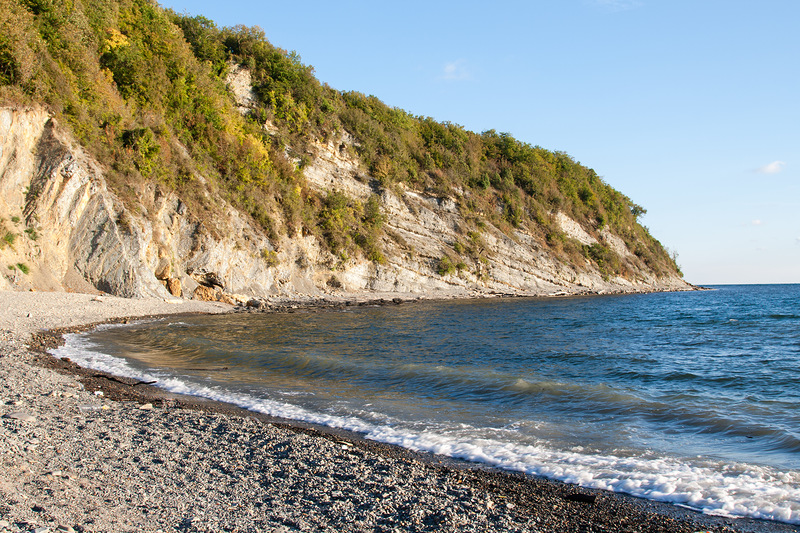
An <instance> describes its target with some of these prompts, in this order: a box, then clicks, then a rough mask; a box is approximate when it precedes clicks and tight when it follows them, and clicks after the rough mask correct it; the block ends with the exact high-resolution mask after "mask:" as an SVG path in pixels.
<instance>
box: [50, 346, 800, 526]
mask: <svg viewBox="0 0 800 533" xmlns="http://www.w3.org/2000/svg"><path fill="white" fill-rule="evenodd" d="M52 354H53V355H54V356H56V357H69V358H70V359H71V360H73V361H74V362H76V363H78V364H80V365H82V366H85V367H88V368H92V369H95V370H100V371H106V372H110V373H112V374H115V375H119V376H125V377H131V378H136V379H140V380H143V381H153V380H158V386H159V387H161V388H164V389H166V390H168V391H170V392H174V393H180V394H189V395H195V396H199V397H203V398H207V399H211V400H217V401H221V402H226V403H231V404H234V405H237V406H240V407H243V408H245V409H249V410H252V411H255V412H260V413H264V414H268V415H271V416H276V417H281V418H287V419H293V420H299V421H304V422H309V423H314V424H320V425H324V426H329V427H335V428H341V429H346V430H350V431H354V432H358V433H361V434H363V435H364V436H365V437H366V438H369V439H372V440H375V441H379V442H384V443H387V444H394V445H398V446H402V447H405V448H409V449H412V450H416V451H421V452H430V453H435V454H442V455H446V456H450V457H453V458H458V459H464V460H468V461H473V462H478V463H484V464H488V465H491V466H494V467H497V468H501V469H506V470H513V471H520V472H525V473H527V474H531V475H537V476H542V477H546V478H549V479H554V480H559V481H563V482H567V483H574V484H578V485H581V486H584V487H589V488H597V489H604V490H609V491H614V492H622V493H627V494H631V495H634V496H639V497H643V498H648V499H653V500H658V501H663V502H670V503H674V504H679V505H682V506H685V507H689V508H692V509H695V510H698V511H702V512H705V513H708V514H715V515H723V516H729V517H751V518H761V519H768V520H776V521H781V522H789V523H795V524H800V473H798V472H780V471H778V470H777V469H775V468H772V467H768V466H760V465H752V464H745V463H725V462H721V461H714V460H708V459H703V458H700V457H697V458H678V457H670V456H657V455H655V454H652V453H639V454H629V455H625V454H620V455H613V454H593V453H590V452H586V451H583V450H581V449H580V448H572V449H571V450H559V449H554V448H553V447H550V446H548V445H547V444H546V443H541V444H523V443H518V442H511V441H502V440H499V439H498V438H487V437H485V436H482V434H481V435H477V434H476V432H475V431H474V428H469V427H466V428H465V427H464V426H461V427H453V428H452V429H451V430H449V431H440V429H441V428H437V430H436V431H434V430H424V429H422V430H420V429H419V428H410V427H404V424H403V423H402V422H397V423H394V424H380V423H375V422H370V421H367V420H364V419H362V418H360V417H358V416H355V415H353V416H341V415H333V414H326V413H320V412H316V411H314V410H311V409H308V408H305V407H302V406H298V405H293V404H291V403H287V402H285V401H276V400H273V399H267V398H258V397H256V396H253V395H251V394H246V393H241V392H235V391H231V390H227V389H225V388H223V387H220V386H210V385H206V384H195V383H191V382H190V381H189V380H188V379H186V378H184V377H181V376H177V375H173V374H170V373H168V372H166V371H161V370H140V369H137V368H135V367H134V366H132V365H131V364H130V363H129V362H128V361H126V360H124V359H121V358H117V357H113V356H110V355H108V354H105V353H102V352H100V351H99V350H98V347H97V345H95V344H93V343H92V342H90V341H89V340H88V338H87V336H86V335H85V334H70V335H66V336H65V343H64V345H63V346H61V347H59V348H56V349H54V350H53V351H52ZM370 418H372V419H373V420H376V419H378V418H380V417H378V416H372V417H370Z"/></svg>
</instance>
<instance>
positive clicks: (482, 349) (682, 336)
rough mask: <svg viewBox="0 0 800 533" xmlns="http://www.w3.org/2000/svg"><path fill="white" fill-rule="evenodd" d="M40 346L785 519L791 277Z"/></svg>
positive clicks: (256, 400)
mask: <svg viewBox="0 0 800 533" xmlns="http://www.w3.org/2000/svg"><path fill="white" fill-rule="evenodd" d="M55 355H57V356H59V357H63V356H67V357H70V358H72V359H73V360H74V361H76V362H78V363H79V364H83V365H85V366H89V367H93V368H97V369H102V370H108V371H111V372H114V373H116V374H118V375H126V376H131V377H136V378H140V379H144V380H158V383H159V385H160V386H163V387H165V388H167V389H169V390H172V391H175V392H182V393H188V394H196V395H200V396H205V397H208V398H213V399H218V400H222V401H227V402H231V403H235V404H238V405H241V406H243V407H246V408H249V409H253V410H256V411H260V412H265V413H269V414H272V415H275V416H281V417H286V418H292V419H298V420H304V421H308V422H313V423H319V424H325V425H329V426H333V427H340V428H345V429H349V430H353V431H358V432H361V433H363V434H364V435H366V436H367V438H371V439H375V440H379V441H382V442H387V443H393V444H398V445H400V446H405V447H408V448H412V449H415V450H422V451H430V452H434V453H440V454H446V455H450V456H453V457H458V458H464V459H468V460H471V461H476V462H481V463H487V464H490V465H494V466H497V467H500V468H505V469H509V470H517V471H523V472H527V473H530V474H535V475H541V476H545V477H549V478H553V479H559V480H563V481H567V482H572V483H578V484H581V485H583V486H587V487H595V488H603V489H608V490H613V491H619V492H626V493H629V494H633V495H637V496H642V497H645V498H651V499H656V500H661V501H669V502H673V503H676V504H681V505H685V506H688V507H691V508H694V509H698V510H702V511H704V512H708V513H716V514H721V515H728V516H749V517H755V518H766V519H771V520H778V521H783V522H791V523H800V374H798V369H800V285H760V286H753V285H745V286H719V287H714V290H711V291H695V292H677V293H657V294H643V295H621V296H592V297H571V298H558V299H552V298H550V299H544V298H529V299H492V300H466V301H427V302H417V303H413V304H406V305H401V306H389V307H371V308H363V307H358V308H347V309H346V310H340V311H330V312H297V313H291V314H256V315H247V314H239V315H226V316H197V317H191V318H186V317H183V318H180V319H169V318H168V319H161V320H156V321H147V322H142V323H139V324H136V325H133V326H125V327H104V328H101V329H99V330H97V331H95V332H92V333H90V334H82V335H72V336H69V337H68V339H67V343H66V344H65V345H64V346H63V347H61V348H59V349H58V350H57V352H56V353H55Z"/></svg>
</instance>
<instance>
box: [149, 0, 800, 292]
mask: <svg viewBox="0 0 800 533" xmlns="http://www.w3.org/2000/svg"><path fill="white" fill-rule="evenodd" d="M161 5H162V6H163V7H169V8H172V9H174V10H175V11H177V12H179V13H188V14H192V15H203V16H205V17H207V18H209V19H211V20H213V21H214V22H216V23H217V25H218V26H234V25H238V24H243V25H246V26H259V27H261V28H262V29H263V30H264V31H265V33H266V35H267V38H268V39H269V40H270V42H272V44H273V45H275V46H278V47H280V48H283V49H286V50H289V51H295V52H297V53H298V54H299V55H300V57H301V58H302V62H303V63H304V64H307V65H311V66H313V67H314V69H315V72H316V76H317V78H318V79H319V80H320V81H322V82H324V83H327V84H328V85H330V86H331V87H333V88H335V89H339V90H343V91H350V90H354V91H359V92H362V93H365V94H367V95H375V96H377V97H378V98H379V99H381V100H382V101H383V102H385V103H386V104H388V105H390V106H393V107H399V108H402V109H405V110H406V111H408V112H410V113H412V114H414V115H421V116H430V117H433V118H435V119H436V120H440V121H449V122H453V123H457V124H460V125H462V126H464V127H465V128H467V129H469V130H472V131H475V132H482V131H486V130H489V129H495V130H497V131H498V132H508V133H510V134H511V135H513V136H514V137H515V138H517V139H519V140H520V141H523V142H526V143H529V144H531V145H538V146H541V147H543V148H546V149H549V150H559V151H564V152H567V153H568V154H570V155H571V156H572V157H573V158H575V159H576V160H577V161H580V162H581V163H582V164H584V165H585V166H587V167H590V168H593V169H594V170H595V171H596V172H597V174H598V175H600V176H602V177H603V179H604V180H605V181H606V182H607V183H608V184H610V185H611V186H612V187H614V188H616V189H617V190H619V191H621V192H622V193H624V194H625V195H627V196H628V197H630V198H631V199H632V200H633V201H634V202H635V203H637V204H639V205H641V206H643V207H645V209H647V214H646V215H645V216H644V217H642V218H641V222H642V223H643V224H644V225H645V226H647V227H648V228H649V230H650V232H651V233H652V234H653V236H654V237H655V238H657V239H658V240H659V241H660V242H661V243H662V244H663V245H664V246H665V247H667V249H668V250H669V251H670V252H671V253H674V254H677V258H678V264H679V265H680V266H681V268H682V270H683V273H684V276H685V279H686V280H687V281H689V282H690V283H694V284H699V285H709V284H731V283H800V101H799V100H798V98H800V31H798V29H797V28H798V23H800V1H797V0H760V1H758V2H755V1H752V0H746V1H745V0H724V1H723V0H548V1H543V0H528V1H503V0H496V1H495V2H493V3H489V2H474V1H470V0H462V1H459V2H454V1H437V0H427V1H419V0H406V1H404V2H375V1H374V0H373V1H361V0H359V1H351V0H339V1H337V2H331V1H330V0H327V1H324V2H322V1H317V0H305V1H303V2H301V3H294V2H285V1H284V2H269V1H266V2H265V1H263V0H262V1H251V0H228V1H226V2H219V1H218V0H215V1H213V2H212V1H208V0H191V1H189V0H163V2H161Z"/></svg>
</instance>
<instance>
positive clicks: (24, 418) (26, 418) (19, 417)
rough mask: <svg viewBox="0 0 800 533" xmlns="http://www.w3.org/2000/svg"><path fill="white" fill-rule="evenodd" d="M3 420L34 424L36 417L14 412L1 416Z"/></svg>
mask: <svg viewBox="0 0 800 533" xmlns="http://www.w3.org/2000/svg"><path fill="white" fill-rule="evenodd" d="M3 418H10V419H12V420H19V421H20V422H36V417H35V416H33V415H29V414H28V413H25V412H23V411H14V412H13V413H8V414H5V415H3Z"/></svg>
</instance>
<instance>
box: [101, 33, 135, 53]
mask: <svg viewBox="0 0 800 533" xmlns="http://www.w3.org/2000/svg"><path fill="white" fill-rule="evenodd" d="M128 45H130V41H128V37H127V36H125V35H124V34H123V33H122V32H120V31H119V30H118V29H116V28H107V29H106V39H105V41H104V45H103V52H110V51H112V50H116V49H117V48H121V47H123V46H128Z"/></svg>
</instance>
